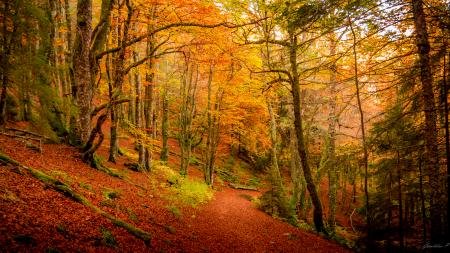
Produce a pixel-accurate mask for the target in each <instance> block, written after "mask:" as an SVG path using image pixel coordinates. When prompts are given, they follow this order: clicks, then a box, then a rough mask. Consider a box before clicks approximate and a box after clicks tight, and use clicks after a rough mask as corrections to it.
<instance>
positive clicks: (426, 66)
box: [412, 0, 443, 243]
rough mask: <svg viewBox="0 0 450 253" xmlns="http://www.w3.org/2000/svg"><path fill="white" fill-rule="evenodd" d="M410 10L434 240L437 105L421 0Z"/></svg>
mask: <svg viewBox="0 0 450 253" xmlns="http://www.w3.org/2000/svg"><path fill="white" fill-rule="evenodd" d="M412 11H413V19H414V27H415V35H416V46H417V53H418V55H419V65H420V81H421V84H422V87H421V88H422V98H423V110H424V114H425V130H424V139H425V159H426V161H427V162H426V163H425V171H427V173H428V174H429V175H430V180H429V190H430V205H431V207H430V221H431V224H430V225H431V226H430V235H431V241H432V242H433V243H438V242H440V241H441V240H442V239H443V238H442V219H441V214H442V208H441V203H440V200H439V199H440V195H441V182H440V177H439V157H438V146H437V145H438V140H437V128H436V121H437V120H436V106H435V98H434V92H433V75H432V73H431V65H430V42H429V40H428V31H427V21H426V17H425V13H424V10H423V1H422V0H413V1H412Z"/></svg>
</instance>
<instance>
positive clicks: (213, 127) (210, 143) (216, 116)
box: [203, 64, 223, 186]
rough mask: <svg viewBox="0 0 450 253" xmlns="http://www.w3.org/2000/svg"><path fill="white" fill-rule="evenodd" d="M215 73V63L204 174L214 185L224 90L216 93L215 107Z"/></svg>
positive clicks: (212, 70) (208, 110)
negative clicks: (213, 98)
mask: <svg viewBox="0 0 450 253" xmlns="http://www.w3.org/2000/svg"><path fill="white" fill-rule="evenodd" d="M213 75H214V65H212V64H211V65H210V67H209V78H208V101H207V108H206V110H207V118H208V128H207V139H206V152H205V165H204V169H203V170H204V176H205V182H206V183H207V184H208V185H210V186H213V184H214V164H215V160H216V151H217V147H218V145H219V141H220V105H221V101H222V95H223V90H222V89H221V88H219V89H218V90H217V93H216V98H215V102H214V107H213V106H212V80H213Z"/></svg>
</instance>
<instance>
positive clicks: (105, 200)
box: [99, 199, 116, 209]
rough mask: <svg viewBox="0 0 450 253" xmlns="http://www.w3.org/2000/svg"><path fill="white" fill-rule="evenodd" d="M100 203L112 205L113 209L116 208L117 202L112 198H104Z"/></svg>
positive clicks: (101, 204)
mask: <svg viewBox="0 0 450 253" xmlns="http://www.w3.org/2000/svg"><path fill="white" fill-rule="evenodd" d="M99 205H100V206H107V207H110V208H113V209H114V208H116V203H115V202H114V201H112V200H110V199H104V200H102V201H100V203H99Z"/></svg>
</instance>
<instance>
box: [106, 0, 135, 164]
mask: <svg viewBox="0 0 450 253" xmlns="http://www.w3.org/2000/svg"><path fill="white" fill-rule="evenodd" d="M125 4H126V6H127V10H128V13H127V19H126V21H125V23H124V25H123V36H120V33H118V38H119V39H118V45H119V46H120V50H119V52H118V54H117V56H116V57H115V61H114V85H113V90H112V93H111V95H110V100H111V101H113V100H114V99H115V98H116V97H118V96H119V95H120V94H122V86H123V80H124V76H125V74H126V73H124V62H125V51H126V47H125V43H126V42H127V41H128V33H129V29H130V24H131V17H132V16H133V9H132V7H131V4H130V2H129V0H125ZM120 108H121V105H120V104H117V105H112V108H111V139H110V149H109V159H108V160H109V161H110V162H113V163H115V162H116V156H117V153H118V151H119V140H118V131H119V113H120Z"/></svg>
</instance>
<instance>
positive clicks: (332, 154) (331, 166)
mask: <svg viewBox="0 0 450 253" xmlns="http://www.w3.org/2000/svg"><path fill="white" fill-rule="evenodd" d="M330 36H331V38H330V41H329V42H330V56H334V55H335V54H336V45H337V41H336V38H335V36H334V34H331V35H330ZM336 79H337V78H336V63H333V64H332V65H331V67H330V87H329V88H330V94H329V101H328V105H329V113H328V145H327V157H328V162H327V167H328V175H329V176H328V186H329V187H328V203H329V213H328V226H329V228H330V230H331V231H334V229H335V222H336V221H335V219H336V198H337V184H338V181H337V164H336V123H337V115H336V99H337V97H336V82H337V80H336ZM344 187H345V186H344Z"/></svg>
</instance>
